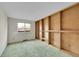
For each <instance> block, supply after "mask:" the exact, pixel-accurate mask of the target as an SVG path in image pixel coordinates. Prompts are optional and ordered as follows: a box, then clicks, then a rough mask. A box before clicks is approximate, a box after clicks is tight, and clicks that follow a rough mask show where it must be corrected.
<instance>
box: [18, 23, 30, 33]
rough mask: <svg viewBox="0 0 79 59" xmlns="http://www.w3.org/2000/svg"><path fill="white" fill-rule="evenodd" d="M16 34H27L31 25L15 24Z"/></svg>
mask: <svg viewBox="0 0 79 59" xmlns="http://www.w3.org/2000/svg"><path fill="white" fill-rule="evenodd" d="M17 30H18V32H29V31H30V30H31V24H29V23H17Z"/></svg>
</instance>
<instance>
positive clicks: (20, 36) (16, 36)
mask: <svg viewBox="0 0 79 59" xmlns="http://www.w3.org/2000/svg"><path fill="white" fill-rule="evenodd" d="M8 22H9V35H8V43H13V42H18V41H22V40H28V39H35V22H34V21H30V20H23V19H15V18H8ZM18 22H24V23H30V24H31V31H30V32H17V23H18Z"/></svg>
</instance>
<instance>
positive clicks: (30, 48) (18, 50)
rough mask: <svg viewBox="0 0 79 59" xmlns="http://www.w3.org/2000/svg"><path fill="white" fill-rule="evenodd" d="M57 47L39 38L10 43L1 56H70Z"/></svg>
mask: <svg viewBox="0 0 79 59" xmlns="http://www.w3.org/2000/svg"><path fill="white" fill-rule="evenodd" d="M69 56H71V55H68V54H64V53H63V52H62V51H60V50H58V49H57V48H55V47H52V46H49V45H47V44H46V43H44V42H41V41H39V40H33V41H25V42H21V43H15V44H10V45H8V46H7V48H6V49H5V51H4V53H3V54H2V56H1V57H69Z"/></svg>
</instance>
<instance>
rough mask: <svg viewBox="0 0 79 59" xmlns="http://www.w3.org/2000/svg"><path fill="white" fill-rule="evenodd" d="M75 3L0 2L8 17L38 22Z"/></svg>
mask: <svg viewBox="0 0 79 59" xmlns="http://www.w3.org/2000/svg"><path fill="white" fill-rule="evenodd" d="M73 4H75V3H72V2H0V6H1V7H2V8H3V9H4V10H5V12H6V13H7V15H8V17H12V18H18V19H25V20H34V21H35V20H38V19H41V18H43V17H45V16H47V15H50V14H52V13H54V12H56V11H59V10H61V9H63V8H66V7H68V6H70V5H73Z"/></svg>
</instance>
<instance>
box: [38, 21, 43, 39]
mask: <svg viewBox="0 0 79 59" xmlns="http://www.w3.org/2000/svg"><path fill="white" fill-rule="evenodd" d="M39 38H40V40H42V20H40V21H39Z"/></svg>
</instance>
